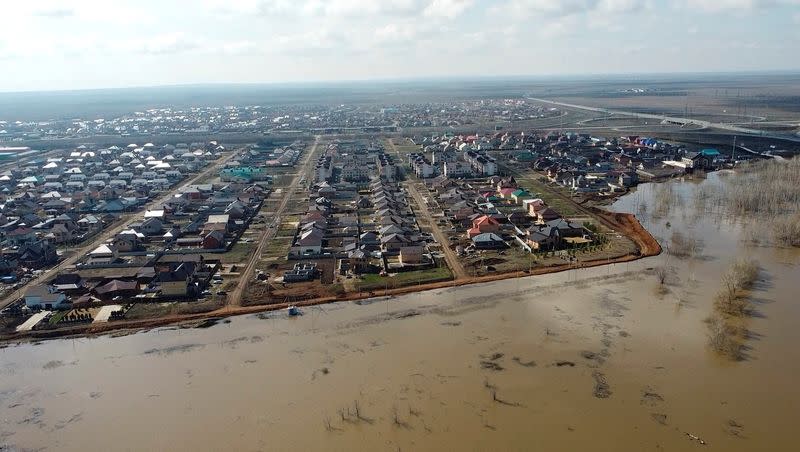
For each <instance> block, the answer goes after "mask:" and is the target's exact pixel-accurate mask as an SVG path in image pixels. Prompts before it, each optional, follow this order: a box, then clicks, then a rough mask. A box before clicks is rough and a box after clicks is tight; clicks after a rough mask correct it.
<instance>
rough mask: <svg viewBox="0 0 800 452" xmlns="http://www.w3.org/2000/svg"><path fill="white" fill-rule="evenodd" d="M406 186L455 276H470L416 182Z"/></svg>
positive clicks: (390, 143) (394, 147)
mask: <svg viewBox="0 0 800 452" xmlns="http://www.w3.org/2000/svg"><path fill="white" fill-rule="evenodd" d="M387 142H388V143H389V146H390V147H391V148H392V150H393V151H394V153H395V154H396V155H397V157H398V158H400V153H399V152H398V151H397V146H396V145H395V143H394V140H391V139H390V140H387ZM404 186H405V187H406V189H407V190H408V193H409V194H410V195H411V197H412V198H414V202H416V203H417V206H419V209H418V210H417V211H416V212H415V213H416V214H417V215H420V216H421V217H422V218H424V219H425V220H426V221H427V222H428V224H429V225H430V227H431V234H433V238H434V239H436V241H437V242H439V244H440V245H441V246H442V252H443V253H444V260H445V261H446V262H447V266H448V267H450V271H452V272H453V278H455V279H456V280H459V279H465V278H467V277H469V275H467V272H466V270H464V266H463V265H461V261H459V260H458V256H456V253H455V252H453V249H452V248H451V247H450V241H449V240H448V239H447V236H445V234H444V232H442V230H441V228H439V224H438V223H437V222H436V220H435V219H434V218H433V215H432V214H431V211H430V209H428V204H427V203H425V199H424V198H423V196H422V195H421V194H420V192H419V190H418V189H417V187H416V184H415V183H414V182H413V181H412V182H409V183H406V184H404Z"/></svg>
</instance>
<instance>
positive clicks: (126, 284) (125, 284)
mask: <svg viewBox="0 0 800 452" xmlns="http://www.w3.org/2000/svg"><path fill="white" fill-rule="evenodd" d="M136 288H137V284H136V281H120V280H118V279H114V280H112V281H109V282H108V283H106V284H103V285H102V286H100V287H97V288H95V292H97V294H98V295H103V294H107V293H111V292H121V291H127V290H136Z"/></svg>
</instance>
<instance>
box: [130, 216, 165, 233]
mask: <svg viewBox="0 0 800 452" xmlns="http://www.w3.org/2000/svg"><path fill="white" fill-rule="evenodd" d="M136 229H137V230H138V231H139V232H141V233H142V234H144V235H146V236H148V237H149V236H154V235H161V234H162V233H163V232H164V223H162V222H161V220H159V219H158V218H156V217H149V218H147V219H145V220H144V221H143V222H142V224H141V225H139V226H138V227H137V228H136Z"/></svg>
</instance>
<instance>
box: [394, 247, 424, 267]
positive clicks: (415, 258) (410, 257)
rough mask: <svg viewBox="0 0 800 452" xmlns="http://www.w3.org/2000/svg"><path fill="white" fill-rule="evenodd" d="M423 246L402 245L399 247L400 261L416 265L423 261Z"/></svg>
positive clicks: (404, 263)
mask: <svg viewBox="0 0 800 452" xmlns="http://www.w3.org/2000/svg"><path fill="white" fill-rule="evenodd" d="M424 253H425V247H424V246H421V245H414V246H404V247H401V248H400V263H401V264H403V265H416V264H421V263H423V262H424Z"/></svg>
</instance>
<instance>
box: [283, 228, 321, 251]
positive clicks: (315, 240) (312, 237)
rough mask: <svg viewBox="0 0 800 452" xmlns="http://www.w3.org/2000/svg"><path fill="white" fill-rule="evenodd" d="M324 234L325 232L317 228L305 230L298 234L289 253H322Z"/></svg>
mask: <svg viewBox="0 0 800 452" xmlns="http://www.w3.org/2000/svg"><path fill="white" fill-rule="evenodd" d="M323 236H324V232H322V231H320V230H319V229H317V228H311V229H308V230H305V231H303V232H301V233H300V234H299V235H298V236H297V239H296V240H295V242H294V245H293V246H292V248H291V250H290V251H289V253H290V254H292V255H303V254H320V253H321V252H322V239H323Z"/></svg>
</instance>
